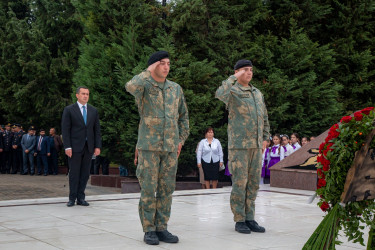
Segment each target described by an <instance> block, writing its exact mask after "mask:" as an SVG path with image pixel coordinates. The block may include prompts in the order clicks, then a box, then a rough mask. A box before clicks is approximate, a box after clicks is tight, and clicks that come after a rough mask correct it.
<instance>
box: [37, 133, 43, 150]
mask: <svg viewBox="0 0 375 250" xmlns="http://www.w3.org/2000/svg"><path fill="white" fill-rule="evenodd" d="M42 140H43V137H41V136H40V137H39V142H38V151H41V150H42V148H41V144H42Z"/></svg>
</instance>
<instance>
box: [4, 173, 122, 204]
mask: <svg viewBox="0 0 375 250" xmlns="http://www.w3.org/2000/svg"><path fill="white" fill-rule="evenodd" d="M85 193H86V195H102V194H118V193H121V189H120V188H108V187H98V186H91V185H90V180H89V182H88V185H87V188H86V192H85ZM68 195H69V181H68V177H67V176H66V175H65V174H60V175H48V176H43V175H34V176H30V175H20V174H14V175H13V174H0V200H18V199H38V198H53V197H68Z"/></svg>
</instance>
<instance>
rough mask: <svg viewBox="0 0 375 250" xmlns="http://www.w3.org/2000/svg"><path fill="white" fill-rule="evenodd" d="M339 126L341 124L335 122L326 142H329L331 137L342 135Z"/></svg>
mask: <svg viewBox="0 0 375 250" xmlns="http://www.w3.org/2000/svg"><path fill="white" fill-rule="evenodd" d="M338 128H339V125H338V124H335V125H333V126H332V127H331V128H330V129H329V132H328V136H327V138H326V140H325V142H326V143H327V142H329V141H330V140H331V139H334V138H337V137H338V136H339V135H340V132H338V131H337V129H338Z"/></svg>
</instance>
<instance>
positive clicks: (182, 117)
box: [125, 51, 189, 245]
mask: <svg viewBox="0 0 375 250" xmlns="http://www.w3.org/2000/svg"><path fill="white" fill-rule="evenodd" d="M169 64H170V62H169V58H168V53H167V52H165V51H158V52H155V53H154V54H152V55H151V57H150V59H149V60H148V65H149V67H148V69H147V70H145V71H143V72H142V73H140V74H139V75H136V76H134V77H133V79H132V80H130V81H129V82H128V83H126V85H125V88H126V90H127V91H128V92H129V93H130V94H132V95H133V96H134V97H135V102H136V104H137V105H138V111H139V115H140V122H139V129H138V142H137V147H136V148H137V150H138V165H137V171H136V174H137V177H138V180H139V183H140V185H141V198H140V201H139V216H140V219H141V222H142V226H143V231H144V232H145V236H144V241H145V242H146V243H147V244H150V245H157V244H159V240H160V241H164V242H169V243H176V242H178V237H177V236H175V235H172V234H171V233H169V232H168V231H167V223H168V220H169V216H170V211H171V204H172V193H173V191H174V189H175V185H176V172H177V158H178V156H179V154H180V151H181V147H182V145H183V144H184V142H185V140H186V139H187V137H188V135H189V117H188V110H187V105H186V102H185V98H184V94H183V92H182V88H181V87H180V85H178V84H177V83H175V82H172V81H169V80H167V79H166V77H167V75H168V73H169V67H170V66H169Z"/></svg>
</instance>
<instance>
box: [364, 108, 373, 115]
mask: <svg viewBox="0 0 375 250" xmlns="http://www.w3.org/2000/svg"><path fill="white" fill-rule="evenodd" d="M373 109H374V107H368V108H364V109H362V110H361V112H362V113H363V114H365V115H368V114H370V112H371V110H373Z"/></svg>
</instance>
